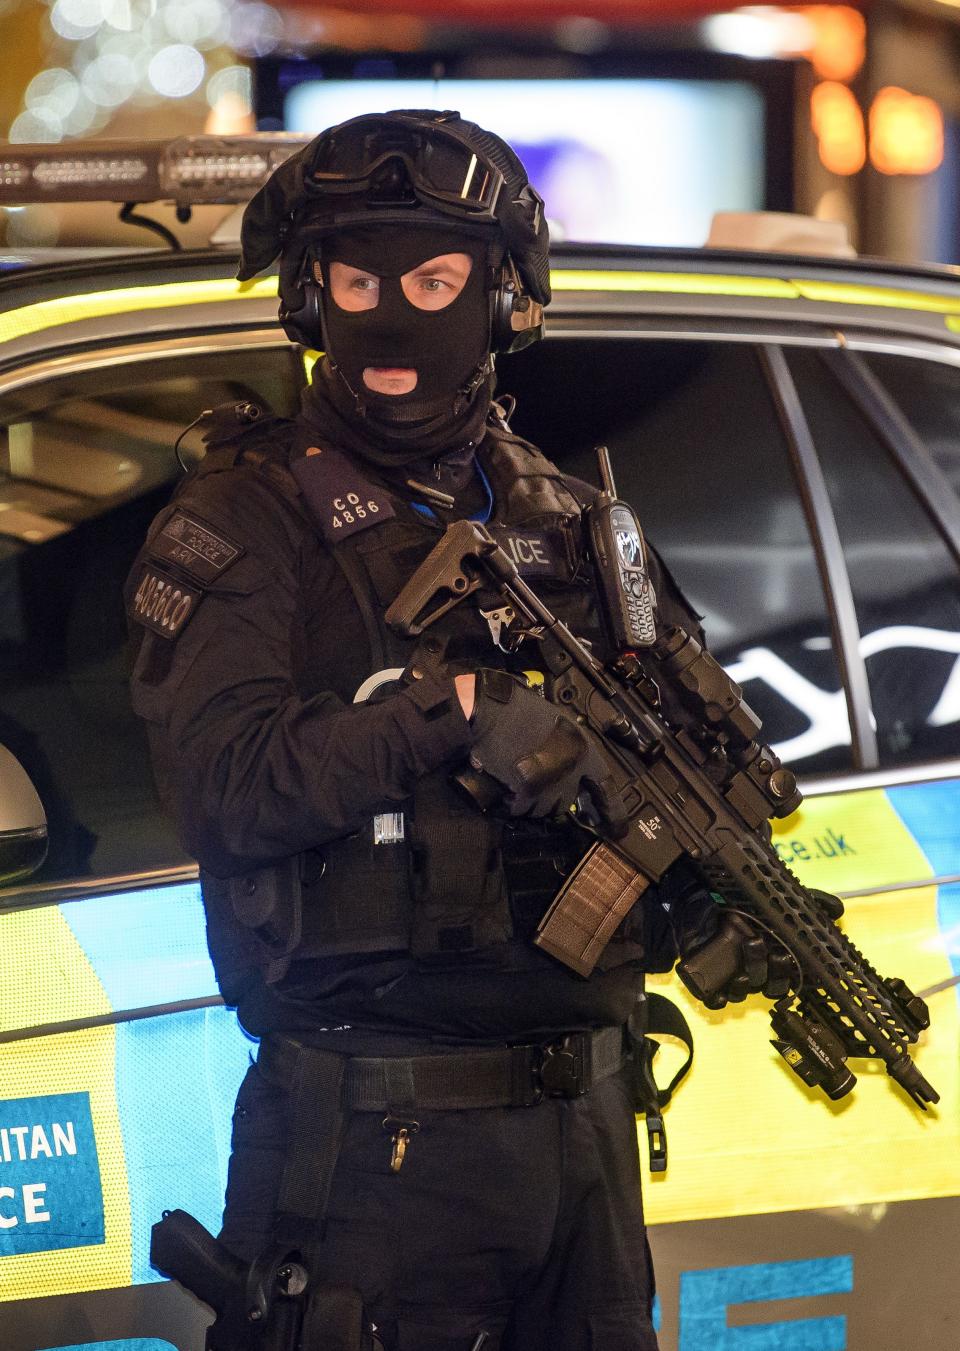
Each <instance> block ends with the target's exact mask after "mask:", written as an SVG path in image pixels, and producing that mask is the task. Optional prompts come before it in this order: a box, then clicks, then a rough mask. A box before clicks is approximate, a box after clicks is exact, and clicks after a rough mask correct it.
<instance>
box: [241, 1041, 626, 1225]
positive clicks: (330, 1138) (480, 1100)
mask: <svg viewBox="0 0 960 1351" xmlns="http://www.w3.org/2000/svg"><path fill="white" fill-rule="evenodd" d="M626 1059H627V1055H626V1050H625V1045H624V1029H623V1028H622V1027H608V1028H604V1029H603V1030H602V1031H600V1032H571V1033H568V1034H566V1035H562V1036H559V1037H555V1038H553V1039H552V1040H550V1041H547V1042H542V1043H539V1044H537V1045H522V1046H504V1047H492V1048H489V1049H478V1050H475V1051H474V1050H466V1051H463V1050H461V1051H452V1052H450V1053H449V1054H438V1055H414V1056H383V1057H371V1056H345V1055H337V1054H335V1053H334V1052H331V1051H327V1050H324V1049H320V1048H319V1047H312V1046H303V1045H301V1044H300V1043H299V1042H296V1041H292V1040H290V1039H288V1038H285V1037H267V1038H264V1040H263V1041H262V1042H261V1044H260V1052H259V1055H258V1057H257V1065H258V1067H259V1069H260V1072H261V1073H262V1074H263V1076H264V1078H265V1079H267V1080H268V1082H270V1083H275V1084H278V1085H280V1086H281V1087H283V1088H284V1089H286V1090H287V1092H288V1093H289V1094H290V1109H291V1115H290V1132H289V1136H288V1141H287V1154H286V1159H285V1161H284V1168H283V1176H282V1178H281V1180H280V1195H279V1197H278V1201H277V1218H276V1222H275V1235H276V1237H277V1238H278V1240H281V1239H282V1240H285V1239H287V1238H290V1239H291V1240H292V1241H297V1240H298V1238H299V1237H302V1235H303V1232H304V1224H305V1223H306V1224H307V1225H308V1226H312V1227H313V1228H315V1229H319V1228H320V1227H321V1226H322V1224H323V1218H324V1215H325V1213H326V1209H327V1200H328V1197H329V1194H330V1184H331V1182H332V1180H333V1171H334V1168H335V1167H336V1163H337V1158H338V1156H339V1153H340V1144H341V1141H342V1139H343V1132H344V1129H345V1126H346V1121H347V1117H348V1115H349V1114H350V1112H384V1113H386V1114H387V1116H388V1117H390V1118H392V1119H393V1118H409V1117H410V1116H411V1115H412V1113H414V1112H418V1111H420V1112H423V1111H431V1110H433V1111H444V1110H450V1111H456V1110H464V1109H472V1108H485V1107H534V1106H536V1105H537V1103H540V1102H542V1101H543V1100H544V1099H545V1098H579V1097H582V1096H583V1095H584V1094H586V1093H588V1092H589V1091H590V1089H591V1087H592V1086H593V1085H594V1084H598V1083H600V1082H601V1081H602V1080H603V1079H606V1078H609V1076H610V1075H611V1074H615V1073H616V1072H617V1070H619V1069H620V1068H621V1067H622V1066H623V1065H624V1064H625V1063H626Z"/></svg>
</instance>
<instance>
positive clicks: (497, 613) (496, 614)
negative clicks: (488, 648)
mask: <svg viewBox="0 0 960 1351" xmlns="http://www.w3.org/2000/svg"><path fill="white" fill-rule="evenodd" d="M480 614H481V615H482V616H483V618H484V619H485V620H486V621H487V627H488V628H489V630H490V639H491V641H492V643H493V645H494V647H499V648H500V650H501V652H505V651H506V648H504V647H503V645H502V643H501V642H500V634H501V632H502V631H503V629H504V628H509V627H510V625H511V624H512V623H513V621H514V620H515V619H516V617H517V614H516V611H515V610H514V608H513V606H512V605H498V606H497V608H496V609H494V610H481V611H480Z"/></svg>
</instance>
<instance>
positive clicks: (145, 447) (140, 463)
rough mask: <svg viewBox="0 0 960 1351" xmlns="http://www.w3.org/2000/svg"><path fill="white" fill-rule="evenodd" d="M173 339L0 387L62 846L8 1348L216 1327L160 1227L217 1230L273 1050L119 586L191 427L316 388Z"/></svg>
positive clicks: (3, 986) (15, 926)
mask: <svg viewBox="0 0 960 1351" xmlns="http://www.w3.org/2000/svg"><path fill="white" fill-rule="evenodd" d="M193 322H194V323H195V322H196V318H195V317H194V320H193ZM171 327H173V328H174V332H171V333H170V334H169V335H168V336H166V337H154V338H151V339H150V341H148V342H141V343H137V342H127V343H125V344H123V345H119V346H118V345H109V346H102V347H98V346H97V345H96V344H94V345H92V346H91V345H89V344H88V345H86V346H85V347H84V349H83V350H82V352H78V353H76V354H75V356H74V357H73V359H64V358H60V359H59V360H57V361H56V362H52V363H51V362H50V361H47V360H38V361H33V362H31V361H29V360H26V361H24V362H22V363H21V364H19V365H17V366H15V367H13V368H8V369H7V370H6V371H5V372H3V373H2V374H0V744H3V745H4V746H6V747H8V748H9V749H10V750H11V751H12V752H13V753H14V754H15V755H16V756H17V757H18V759H19V760H20V762H21V763H22V764H23V766H24V767H25V768H26V770H27V771H28V773H29V775H30V777H31V779H32V781H33V783H34V785H35V786H36V788H37V789H38V790H39V792H40V795H41V798H42V800H43V802H44V806H45V808H46V812H47V817H48V823H49V832H50V850H49V854H48V857H47V861H46V863H45V864H44V866H43V868H42V869H41V870H40V871H39V872H38V873H37V874H35V875H34V876H33V877H32V878H31V879H30V880H29V882H28V883H21V884H19V885H16V886H13V887H7V888H5V889H2V890H0V1043H2V1049H0V1055H2V1065H3V1091H2V1092H0V1174H2V1176H0V1322H2V1326H3V1328H4V1334H3V1342H4V1346H5V1347H9V1348H10V1351H27V1348H33V1349H37V1348H41V1347H43V1348H46V1347H54V1346H62V1345H67V1344H69V1345H75V1344H77V1343H78V1342H84V1341H90V1342H92V1343H95V1344H96V1345H98V1346H102V1345H106V1344H107V1343H106V1342H105V1341H104V1340H103V1339H105V1338H110V1337H113V1336H122V1335H124V1334H128V1335H130V1336H133V1335H134V1334H139V1335H140V1336H142V1337H143V1338H150V1339H152V1338H161V1337H162V1338H163V1340H162V1341H157V1342H156V1343H154V1341H152V1340H149V1341H138V1342H137V1343H136V1344H137V1346H138V1347H140V1348H146V1347H148V1346H149V1347H151V1348H155V1347H160V1346H161V1345H162V1346H164V1347H166V1346H167V1345H168V1344H170V1342H171V1341H172V1342H174V1343H177V1344H179V1345H180V1346H181V1347H184V1348H186V1347H189V1346H193V1345H196V1344H198V1343H199V1341H200V1340H202V1331H201V1329H202V1327H203V1326H204V1324H205V1321H206V1319H205V1311H203V1310H201V1309H199V1307H198V1306H197V1305H196V1303H195V1302H194V1301H192V1300H189V1299H188V1297H187V1296H185V1295H183V1294H182V1292H179V1291H178V1290H176V1288H175V1287H171V1286H168V1285H166V1284H162V1283H159V1277H158V1275H157V1273H156V1272H154V1271H153V1270H152V1269H151V1268H150V1266H149V1260H148V1245H149V1237H150V1226H151V1224H152V1223H154V1222H155V1221H156V1220H157V1219H158V1217H159V1216H160V1214H161V1213H162V1211H163V1210H164V1209H167V1208H170V1207H174V1206H177V1205H182V1206H183V1207H184V1208H185V1209H187V1210H190V1211H191V1212H192V1213H194V1214H196V1215H197V1216H198V1217H199V1218H200V1219H201V1220H202V1221H204V1222H205V1223H206V1224H208V1225H209V1226H210V1228H212V1229H214V1230H216V1229H217V1228H218V1226H219V1209H220V1204H221V1198H222V1193H223V1188H224V1182H225V1170H226V1160H227V1157H228V1155H229V1132H230V1117H231V1112H232V1106H233V1099H234V1097H235V1093H236V1088H237V1085H238V1083H239V1081H240V1079H241V1078H242V1076H243V1073H244V1071H245V1069H246V1065H247V1064H248V1062H249V1056H250V1052H251V1049H252V1048H251V1043H250V1042H249V1040H248V1039H247V1038H246V1037H245V1036H244V1034H243V1033H242V1032H241V1031H240V1029H239V1027H238V1025H237V1023H236V1019H235V1018H234V1017H233V1015H232V1014H229V1013H227V1012H226V1011H225V1010H224V1009H223V1008H222V1001H221V1000H220V998H219V995H218V992H217V989H216V985H215V982H214V979H213V973H212V970H211V968H210V964H209V959H208V957H207V953H206V943H205V934H204V924H203V913H202V906H201V903H200V897H199V889H198V886H197V883H196V881H195V878H196V868H195V865H194V864H193V863H192V861H191V860H190V859H188V858H187V857H186V855H184V853H183V852H182V850H181V849H180V847H179V845H178V844H177V841H176V839H175V836H174V834H173V831H172V829H171V827H170V826H169V824H168V823H167V821H166V820H165V818H164V816H163V814H162V812H161V811H160V809H159V804H158V800H157V795H156V790H155V787H154V784H153V780H152V776H151V772H150V765H149V757H148V753H147V746H146V742H145V737H144V733H143V728H142V725H141V724H140V723H139V721H138V720H137V719H136V718H135V717H134V716H133V714H132V712H131V709H130V704H129V698H128V695H127V688H126V679H127V676H126V666H125V642H126V626H125V619H124V614H123V602H122V596H121V586H122V583H123V581H124V579H125V577H126V574H127V572H128V570H129V568H130V565H131V563H132V561H133V557H134V555H135V553H136V552H137V550H138V548H139V547H140V544H141V543H142V541H143V538H144V535H145V533H146V529H147V527H148V525H149V522H150V520H151V519H152V517H153V516H154V515H155V513H156V512H157V511H158V510H159V509H160V507H161V506H162V505H163V504H164V503H165V502H166V500H167V499H168V498H169V495H170V492H171V490H172V489H173V488H174V487H175V485H176V483H177V481H178V480H179V479H180V477H181V475H182V467H183V466H185V465H188V464H189V463H190V462H191V460H195V459H196V458H197V457H198V456H199V455H200V454H201V453H202V445H201V442H200V439H199V436H198V434H197V433H196V431H193V432H188V434H187V435H186V436H185V437H184V438H183V439H182V440H181V441H180V444H179V446H178V451H177V454H176V455H175V452H174V444H175V442H176V441H177V439H178V437H179V436H180V433H181V432H183V430H184V428H186V427H187V425H188V424H189V423H191V422H193V420H194V419H195V418H196V417H197V415H198V414H199V413H200V412H201V411H202V410H203V409H204V408H210V407H214V406H217V405H222V404H233V403H236V402H240V401H251V400H252V401H255V402H258V403H260V404H261V405H263V406H267V405H270V406H272V407H273V408H274V409H275V410H276V411H277V412H279V413H283V414H289V413H291V412H293V411H294V410H295V408H296V406H297V403H298V394H299V388H300V386H301V385H302V382H303V378H304V372H303V365H302V362H301V360H300V359H299V357H298V356H297V355H296V353H295V352H294V350H293V349H292V348H290V346H289V345H288V344H286V343H285V342H283V340H282V338H281V337H280V335H279V334H278V333H276V332H275V331H259V332H258V331H253V332H237V333H232V334H231V333H226V334H220V335H217V336H216V337H215V338H214V339H213V340H212V341H211V339H210V337H209V336H208V335H206V334H197V335H196V336H194V337H189V338H184V337H180V336H176V335H175V325H172V326H171ZM178 455H179V460H178ZM187 1161H189V1166H187ZM138 1290H139V1291H140V1292H141V1296H142V1297H137V1295H136V1291H138ZM41 1296H43V1298H39V1297H41Z"/></svg>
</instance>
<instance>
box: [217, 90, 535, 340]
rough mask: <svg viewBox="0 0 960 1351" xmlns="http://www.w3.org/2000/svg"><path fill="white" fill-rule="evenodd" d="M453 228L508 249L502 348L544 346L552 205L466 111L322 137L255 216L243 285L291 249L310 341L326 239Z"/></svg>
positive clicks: (500, 302) (298, 304)
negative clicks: (392, 228)
mask: <svg viewBox="0 0 960 1351" xmlns="http://www.w3.org/2000/svg"><path fill="white" fill-rule="evenodd" d="M452 219H457V220H459V221H461V222H462V223H463V225H464V227H465V228H466V229H467V230H469V231H470V232H471V233H474V232H475V233H477V234H480V235H487V234H489V236H490V238H491V239H492V240H493V239H499V240H500V241H501V242H502V243H503V245H504V246H505V249H506V255H507V256H506V260H505V263H504V267H503V269H502V278H501V282H500V284H499V286H498V288H497V289H496V292H495V294H494V296H493V298H492V310H493V325H492V335H493V346H494V350H500V351H506V350H516V349H517V348H518V347H522V346H525V345H527V343H529V342H532V341H535V340H536V339H537V338H539V337H540V336H541V334H542V307H543V305H545V304H546V303H547V302H548V301H549V299H550V271H549V258H548V248H549V236H548V232H547V225H546V221H545V219H544V214H543V201H542V199H541V198H540V196H539V194H538V193H537V192H536V191H535V189H534V188H532V187H531V186H530V183H529V182H528V180H527V175H526V172H525V170H524V168H523V165H522V164H521V162H520V160H519V159H518V158H517V156H516V154H515V153H514V152H513V151H512V150H511V149H510V147H509V146H508V145H507V144H506V142H504V141H502V140H501V139H500V138H499V137H498V136H494V135H493V134H492V133H490V132H487V131H484V130H483V129H482V128H481V127H478V126H476V124H474V123H472V122H466V121H464V120H463V119H462V118H461V117H460V115H459V114H458V113H455V112H449V111H448V112H435V111H432V110H424V111H420V110H409V111H398V112H391V113H376V114H366V115H364V116H361V117H355V118H352V119H350V121H348V122H343V123H341V124H340V125H339V126H336V127H332V128H330V129H329V130H327V131H325V132H322V133H321V134H320V136H318V137H317V138H316V139H315V140H314V141H312V142H311V143H310V144H309V145H308V146H305V147H304V148H303V150H301V151H299V152H298V153H297V154H296V155H293V156H291V157H290V159H288V160H287V161H286V162H285V163H284V164H282V165H281V166H280V168H279V169H278V170H277V171H276V172H275V173H274V174H273V175H272V176H271V178H270V179H269V180H268V182H267V183H266V184H265V185H264V187H263V188H261V190H260V192H258V193H257V195H256V196H255V197H254V198H253V199H252V201H251V202H250V204H249V206H248V207H247V210H246V212H245V213H244V221H243V230H242V234H241V245H242V250H243V261H242V265H241V268H240V272H239V274H238V275H239V277H240V279H241V280H246V279H247V278H248V277H251V276H253V275H254V274H255V273H256V272H258V271H260V270H261V269H262V268H264V267H266V266H268V265H269V263H271V262H272V261H273V259H274V258H275V257H276V256H277V254H278V253H280V252H281V249H282V252H283V259H282V261H281V278H280V285H281V298H282V300H283V306H282V309H281V319H282V320H283V322H284V324H285V327H286V328H287V332H288V333H289V335H290V336H291V337H293V338H294V339H295V340H297V341H304V338H305V335H306V334H307V333H309V332H312V331H313V325H312V323H311V322H310V318H311V316H310V314H309V313H308V311H310V310H312V308H313V300H314V297H312V296H311V294H310V292H311V291H312V288H311V287H309V286H307V287H306V288H304V284H303V283H304V277H305V269H304V266H303V264H304V261H305V260H306V259H307V258H308V256H310V255H311V254H312V252H313V249H314V246H315V243H316V242H317V241H318V240H319V239H320V238H321V237H322V236H323V235H325V234H328V233H331V232H332V231H334V230H336V231H340V230H344V229H349V228H350V226H351V225H365V226H367V225H370V224H372V223H374V222H378V223H382V224H384V225H387V224H399V225H404V224H415V223H416V222H417V221H418V220H422V221H423V223H426V222H427V221H430V222H431V223H437V222H442V221H444V220H446V221H447V223H451V220H452ZM305 289H306V294H304V290H305Z"/></svg>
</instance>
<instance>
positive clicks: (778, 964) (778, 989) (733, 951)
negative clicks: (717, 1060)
mask: <svg viewBox="0 0 960 1351" xmlns="http://www.w3.org/2000/svg"><path fill="white" fill-rule="evenodd" d="M671 919H672V920H673V927H674V933H675V935H676V939H677V947H678V949H679V952H680V964H679V965H678V967H677V975H678V976H679V977H680V979H681V980H682V981H683V983H684V985H686V987H687V989H688V990H690V992H691V993H692V994H694V995H695V996H696V997H697V999H699V1000H700V1002H701V1003H702V1004H705V1005H706V1006H707V1008H708V1009H722V1008H723V1007H724V1005H725V1004H727V1003H728V1002H729V1003H736V1004H738V1003H740V1002H741V1001H742V1000H744V999H746V997H747V995H748V994H762V995H765V996H766V998H767V999H774V1000H776V999H782V998H783V996H784V995H785V994H786V993H787V991H788V990H789V989H790V986H791V984H795V983H796V981H797V979H798V972H797V967H796V962H795V961H794V959H793V957H792V956H791V954H790V953H789V952H788V951H787V949H786V948H785V947H784V946H783V944H782V943H780V942H778V941H777V939H776V938H775V937H774V936H773V934H769V933H767V932H766V930H764V929H761V928H760V927H759V926H758V925H756V924H754V923H752V922H751V921H750V919H748V918H747V917H746V916H744V915H741V914H738V913H736V912H734V911H731V910H726V909H725V908H724V907H723V906H722V905H718V904H717V902H716V901H714V900H713V899H712V897H711V896H710V893H709V892H707V891H705V890H703V889H700V890H697V891H693V892H690V893H688V894H687V895H686V896H685V897H684V898H683V899H682V900H679V901H677V902H674V904H673V905H672V906H671Z"/></svg>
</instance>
